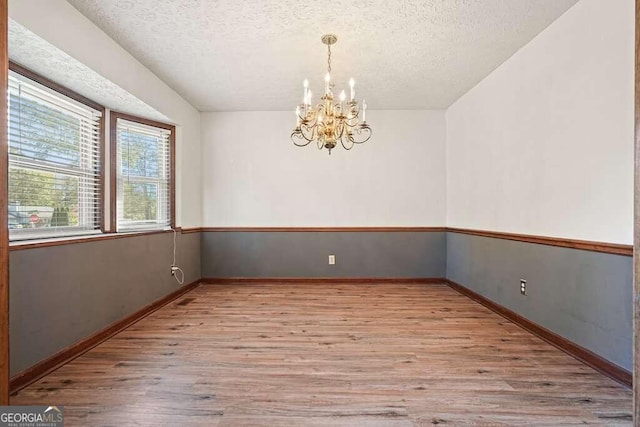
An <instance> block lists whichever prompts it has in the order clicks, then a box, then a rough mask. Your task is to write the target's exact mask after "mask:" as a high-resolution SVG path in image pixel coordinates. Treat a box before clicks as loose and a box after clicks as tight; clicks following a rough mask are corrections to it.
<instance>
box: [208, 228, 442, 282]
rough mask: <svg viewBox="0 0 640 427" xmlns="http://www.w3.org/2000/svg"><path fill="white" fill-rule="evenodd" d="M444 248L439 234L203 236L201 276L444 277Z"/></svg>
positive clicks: (238, 233)
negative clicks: (332, 261) (331, 259)
mask: <svg viewBox="0 0 640 427" xmlns="http://www.w3.org/2000/svg"><path fill="white" fill-rule="evenodd" d="M445 245H446V233H445V232H437V231H424V232H396V231H391V232H385V231H371V232H361V231H357V232H348V231H336V232H331V231H323V232H306V231H301V232H278V231H258V232H249V231H224V232H203V233H202V276H203V277H444V275H445V271H446V258H445V256H446V248H445ZM329 254H335V255H336V264H335V265H329V264H328V255H329Z"/></svg>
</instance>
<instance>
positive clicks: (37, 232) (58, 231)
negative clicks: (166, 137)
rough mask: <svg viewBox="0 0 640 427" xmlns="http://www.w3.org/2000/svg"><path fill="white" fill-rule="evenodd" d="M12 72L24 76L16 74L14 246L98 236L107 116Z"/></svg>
mask: <svg viewBox="0 0 640 427" xmlns="http://www.w3.org/2000/svg"><path fill="white" fill-rule="evenodd" d="M11 69H12V70H18V71H20V73H18V72H15V71H11V72H10V73H9V120H8V131H9V143H8V146H9V203H8V204H9V235H10V239H11V240H21V239H33V238H44V237H58V236H69V235H76V234H88V233H99V232H100V229H101V227H102V204H103V202H102V191H101V190H102V117H103V113H104V109H103V108H102V107H101V106H99V105H97V104H95V103H92V102H91V101H88V100H87V101H88V103H84V102H80V101H79V100H78V99H83V98H82V97H81V96H80V95H78V94H74V93H73V92H71V91H68V90H66V89H64V88H62V91H64V92H65V94H63V93H60V91H57V90H53V89H50V88H51V87H55V88H56V89H59V88H60V87H59V86H58V85H56V84H55V83H53V82H49V81H48V80H46V79H44V78H42V77H40V76H37V75H35V74H33V73H31V72H29V71H28V70H24V69H22V68H21V67H19V66H17V65H15V64H11ZM36 80H37V81H36ZM41 83H42V84H41Z"/></svg>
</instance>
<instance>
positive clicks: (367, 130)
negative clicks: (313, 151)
mask: <svg viewBox="0 0 640 427" xmlns="http://www.w3.org/2000/svg"><path fill="white" fill-rule="evenodd" d="M321 40H322V43H324V44H325V45H326V46H327V51H328V55H327V74H326V75H325V76H324V83H325V86H324V96H321V97H320V101H319V102H318V103H317V105H315V106H312V103H311V96H312V94H311V90H309V81H308V80H307V79H304V81H303V82H302V85H303V86H304V99H303V103H302V104H301V105H299V106H298V107H297V108H296V128H295V129H294V130H293V132H292V133H291V140H292V141H293V143H294V144H295V145H296V146H298V147H305V146H307V145H309V144H310V143H312V142H315V143H316V144H317V146H318V149H323V148H326V149H327V150H329V154H331V150H332V149H334V148H335V147H336V145H338V142H339V143H340V144H341V145H342V147H343V148H344V149H345V150H351V149H352V148H353V146H354V145H356V144H362V143H365V142H367V141H368V140H369V138H371V132H372V131H371V127H370V126H369V125H368V124H367V123H366V121H365V116H366V109H367V105H366V103H365V102H364V100H363V101H362V121H361V120H360V117H359V111H360V109H361V107H360V106H359V105H358V102H357V101H356V99H355V97H356V95H355V88H354V87H355V80H354V79H353V77H352V78H350V79H349V88H350V89H351V100H350V101H349V102H347V103H346V105H345V101H346V99H347V95H346V93H345V91H344V90H342V91H340V96H339V101H338V100H335V98H334V95H333V88H334V87H335V86H334V85H333V84H332V82H331V46H332V45H334V44H335V43H336V42H337V41H338V37H336V35H335V34H325V35H323V36H322V38H321Z"/></svg>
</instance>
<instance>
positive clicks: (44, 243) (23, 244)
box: [9, 227, 182, 251]
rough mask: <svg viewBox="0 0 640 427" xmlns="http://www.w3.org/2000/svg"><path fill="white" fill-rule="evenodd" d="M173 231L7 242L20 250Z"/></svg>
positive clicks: (132, 232) (14, 248)
mask: <svg viewBox="0 0 640 427" xmlns="http://www.w3.org/2000/svg"><path fill="white" fill-rule="evenodd" d="M175 231H176V232H179V233H182V228H181V227H176V228H175ZM165 233H173V229H167V230H149V231H130V232H126V233H102V234H94V235H82V236H71V237H55V238H49V239H33V240H16V241H13V242H9V250H10V251H20V250H24V249H36V248H46V247H50V246H63V245H74V244H78V243H89V242H97V241H101V240H112V239H125V238H129V237H140V236H149V235H153V234H165Z"/></svg>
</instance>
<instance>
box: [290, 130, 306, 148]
mask: <svg viewBox="0 0 640 427" xmlns="http://www.w3.org/2000/svg"><path fill="white" fill-rule="evenodd" d="M301 135H302V132H299V131H297V130H294V131H293V132H291V141H292V142H293V144H294V145H295V146H296V147H306V146H307V145H309V144H310V143H311V140H310V139H306V138H304V136H303V137H302V138H300V136H301ZM298 141H304V142H298Z"/></svg>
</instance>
